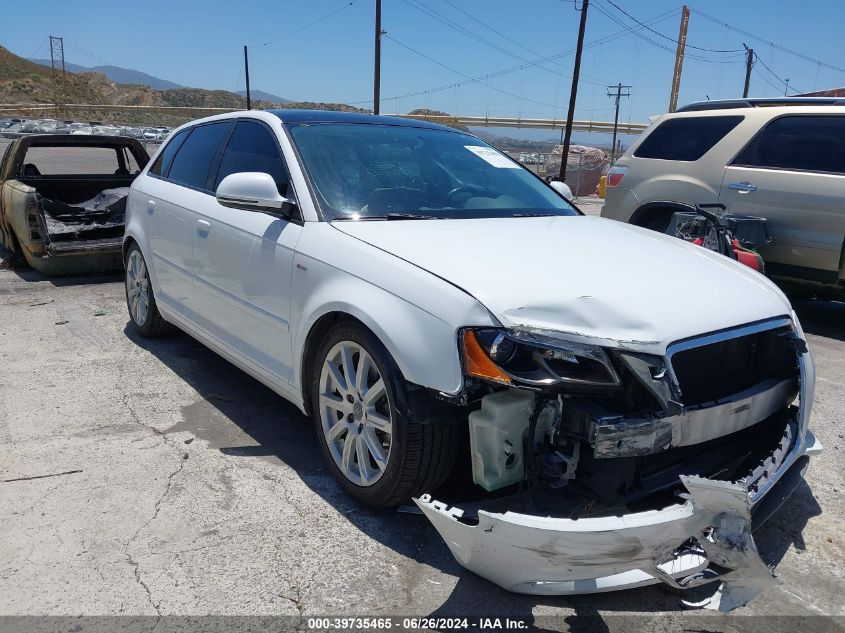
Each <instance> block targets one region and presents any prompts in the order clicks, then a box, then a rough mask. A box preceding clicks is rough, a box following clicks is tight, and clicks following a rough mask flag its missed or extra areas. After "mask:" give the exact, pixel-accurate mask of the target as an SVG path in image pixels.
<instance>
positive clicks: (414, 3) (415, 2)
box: [403, 0, 606, 86]
mask: <svg viewBox="0 0 845 633" xmlns="http://www.w3.org/2000/svg"><path fill="white" fill-rule="evenodd" d="M403 1H404V2H405V4H407V5H408V6H410V7H413V8H414V9H416V10H417V11H419V12H421V13H424V14H425V15H427V16H429V17H431V18H433V19H435V20H437V21H438V22H440V23H442V24H445V25H446V26H448V27H449V28H451V29H453V30H455V31H458V32H459V33H461V34H463V35H465V36H466V37H469V38H470V39H472V40H475V41H476V42H479V43H481V44H483V45H485V46H487V47H488V48H491V49H493V50H495V51H498V52H500V53H503V54H505V55H508V56H509V57H513V58H514V59H518V60H519V61H521V62H526V63H527V62H530V61H532V60H529V59H527V58H525V57H524V56H522V55H519V54H517V53H514V52H513V51H511V50H508V49H507V48H505V47H503V46H500V45H499V44H497V43H495V42H492V41H490V40H488V39H487V38H485V37H483V36H481V35H479V34H478V33H475V32H474V31H471V30H469V29H468V28H466V27H464V26H462V25H461V24H459V23H458V22H455V21H454V20H452V19H451V18H449V17H447V16H445V15H443V14H442V13H440V12H439V11H437V10H435V9H432V8H431V7H429V6H427V5H424V4H422V3H421V2H419V0H403ZM453 6H454V5H453ZM459 10H460V11H462V12H463V13H466V12H465V11H463V10H462V9H459ZM470 17H472V16H470ZM473 19H474V20H475V21H476V22H479V23H480V24H482V26H485V27H487V25H485V24H484V23H483V22H480V21H479V20H478V19H476V18H473ZM487 28H490V29H491V30H494V29H492V27H487ZM495 32H496V33H497V34H499V35H500V36H501V35H502V34H501V33H499V32H498V31H495ZM506 39H508V40H509V41H511V42H514V43H516V44H517V45H518V46H522V45H521V44H519V43H518V42H515V41H514V40H511V39H510V38H507V37H506ZM530 52H532V53H533V54H535V55H539V53H534V52H533V51H530ZM536 61H538V64H537V67H538V68H539V69H540V70H544V71H546V72H547V73H550V74H553V75H557V76H558V77H569V75H567V74H565V73H562V72H560V71H558V70H552V69H551V68H546V67H544V66H541V65H540V64H544V63H547V61H546V59H545V58H543V60H536ZM594 79H595V81H596V83H595V85H597V86H599V85H601V86H603V85H605V83H606V82H605V81H604V80H602V79H599V78H598V77H596V78H594Z"/></svg>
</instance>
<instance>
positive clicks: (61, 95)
mask: <svg viewBox="0 0 845 633" xmlns="http://www.w3.org/2000/svg"><path fill="white" fill-rule="evenodd" d="M50 68H51V69H52V75H53V102H54V103H55V104H56V116H57V117H58V116H60V115H61V113H62V112H63V111H64V100H65V79H66V77H65V42H64V39H62V38H61V37H55V36H53V35H51V36H50Z"/></svg>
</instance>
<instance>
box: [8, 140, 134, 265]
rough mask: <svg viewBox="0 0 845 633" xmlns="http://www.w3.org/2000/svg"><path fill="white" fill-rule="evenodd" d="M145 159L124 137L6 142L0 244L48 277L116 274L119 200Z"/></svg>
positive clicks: (120, 231)
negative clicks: (111, 271)
mask: <svg viewBox="0 0 845 633" xmlns="http://www.w3.org/2000/svg"><path fill="white" fill-rule="evenodd" d="M147 160H149V155H148V154H147V152H146V150H145V149H144V147H143V145H141V143H140V142H138V141H137V140H135V139H128V138H119V137H113V138H112V137H109V138H102V137H95V136H77V135H74V134H64V135H58V134H33V135H28V136H23V137H21V138H19V139H18V140H16V141H12V143H11V144H9V146H8V147H7V148H6V152H5V154H4V155H3V159H2V162H0V245H2V246H4V247H6V248H7V249H9V250H10V251H12V252H13V253H16V254H18V255H20V256H21V257H23V258H24V259H25V260H26V262H27V263H28V264H29V265H30V266H32V267H33V268H35V269H36V270H39V271H41V272H43V273H46V274H50V275H67V274H74V273H81V272H89V273H91V272H103V271H107V270H115V269H120V268H121V267H122V259H121V244H122V241H123V218H124V213H125V205H126V196H127V194H128V193H129V185H130V184H131V183H132V181H133V180H134V178H135V176H137V175H138V172H139V171H140V169H141V168H142V167H144V166H145V165H146V164H147Z"/></svg>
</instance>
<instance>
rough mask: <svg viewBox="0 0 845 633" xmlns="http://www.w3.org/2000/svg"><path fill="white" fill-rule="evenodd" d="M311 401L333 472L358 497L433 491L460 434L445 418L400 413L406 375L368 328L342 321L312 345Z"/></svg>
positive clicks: (369, 500)
mask: <svg viewBox="0 0 845 633" xmlns="http://www.w3.org/2000/svg"><path fill="white" fill-rule="evenodd" d="M313 366H314V372H313V376H312V381H311V403H312V405H311V408H312V413H313V418H314V424H315V427H316V431H317V437H318V442H319V443H320V448H321V450H322V452H323V456H324V457H325V459H326V461H327V462H328V464H329V469H330V470H331V472H332V474H333V475H334V477H335V478H336V479H337V480H338V482H339V483H340V485H341V486H343V488H344V490H346V492H347V493H349V494H350V495H351V496H353V497H355V498H356V499H357V500H358V501H360V502H361V503H363V504H365V505H368V506H372V507H377V508H387V507H392V506H396V505H398V504H400V503H401V502H402V501H404V500H406V499H408V498H409V497H411V496H415V495H419V494H422V493H424V492H433V491H434V489H435V488H436V487H437V486H439V485H440V484H441V483H442V482H443V480H444V479H445V478H446V477H447V476H448V475H449V473H450V472H451V469H452V465H453V464H454V461H455V455H456V452H457V447H458V441H459V436H458V433H457V425H455V424H454V423H453V422H451V421H449V420H444V421H440V422H437V421H435V422H434V423H426V424H416V423H413V422H411V421H410V420H408V419H407V417H406V415H405V414H404V413H403V411H404V410H405V409H406V407H405V402H406V401H407V398H406V390H407V387H406V383H405V381H404V379H403V378H402V376H401V374H400V372H399V369H398V367H396V364H395V362H394V361H393V359H392V358H391V357H390V354H389V353H388V352H387V350H386V349H385V348H384V346H383V345H381V343H380V342H379V341H378V340H377V339H376V338H375V337H374V336H373V335H372V334H370V333H369V332H368V331H367V330H365V329H364V328H362V327H360V326H358V325H354V324H341V325H337V326H335V327H334V328H333V329H332V330H331V331H329V333H328V335H327V336H326V338H325V340H324V341H323V343H322V344H321V345H320V348H319V350H317V355H316V362H315V363H314V364H313Z"/></svg>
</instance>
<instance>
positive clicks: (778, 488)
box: [415, 354, 822, 611]
mask: <svg viewBox="0 0 845 633" xmlns="http://www.w3.org/2000/svg"><path fill="white" fill-rule="evenodd" d="M799 359H800V360H799V365H800V370H801V388H800V403H799V408H798V416H797V417H798V420H797V422H798V424H797V429H796V431H797V433H796V436H795V437H794V439H793V440H792V441H791V442H790V443H788V444H786V443H784V445H782V447H781V449H780V450H779V451H776V452H775V453H774V454H773V455H772V456H771V458H770V459H769V460H767V462H766V464H764V465H763V466H762V467H761V472H760V473H758V475H759V476H757V477H756V478H755V480H754V482H746V481H742V482H736V483H734V482H728V481H719V480H712V479H705V478H702V477H696V476H683V477H681V483H682V484H683V486H684V487H685V488H686V490H687V493H686V494H683V495H682V497H683V498H684V502H683V503H679V504H676V505H672V506H669V507H667V508H664V509H662V510H652V511H646V512H639V513H632V514H627V515H623V516H610V517H602V518H583V519H577V520H572V519H561V518H551V517H542V516H532V515H526V514H519V513H514V512H505V513H491V512H486V511H484V510H480V511H479V512H478V522H477V525H476V524H474V521H473V522H470V521H465V520H464V517H463V514H464V512H463V510H461V509H460V508H456V507H453V508H449V507H448V506H447V505H446V504H444V503H441V502H439V501H436V500H434V499H432V498H431V497H430V496H429V495H423V496H422V497H421V498H419V499H415V502H416V503H417V505H418V506H419V507H420V509H421V510H422V512H423V513H424V514H425V516H426V517H428V519H429V520H430V521H431V522H432V524H433V525H434V527H435V528H436V529H437V531H438V532H439V533H440V535H441V536H442V537H443V539H444V540H445V541H446V544H447V545H448V546H449V549H450V550H451V551H452V554H453V555H454V556H455V558H456V559H457V560H458V562H459V563H461V565H463V566H464V567H466V568H467V569H469V570H471V571H473V572H475V573H477V574H479V575H480V576H482V577H484V578H487V579H488V580H491V581H492V582H494V583H496V584H497V585H499V586H500V587H502V588H504V589H507V590H508V591H513V592H517V593H526V594H545V595H560V594H583V593H597V592H604V591H613V590H617V589H627V588H632V587H639V586H642V585H648V584H653V583H657V582H664V583H666V584H669V585H671V586H675V587H678V588H689V587H693V586H696V585H700V584H704V583H707V582H712V581H715V580H719V581H721V586H720V587H719V590H718V591H717V592H716V593H715V594H714V596H713V597H712V598H711V599H710V600H709V602H708V603H707V604H702V605H698V606H705V607H708V608H713V609H719V610H722V611H729V610H731V609H733V608H736V607H739V606H742V605H744V604H746V603H747V602H748V601H749V600H751V599H752V598H754V597H755V596H756V595H758V594H759V593H760V592H761V591H763V590H764V589H765V588H766V587H767V586H768V585H769V584H771V583H772V582H773V575H772V572H771V570H769V568H768V567H767V566H766V565H765V563H764V562H763V561H762V560H761V559H760V557H759V555H758V553H757V548H756V546H755V544H754V539H753V537H752V535H751V532H752V529H753V528H755V527H757V526H758V525H759V524H760V523H762V521H765V520H766V519H767V518H768V517H770V516H771V515H772V514H773V513H774V512H775V511H776V510H777V508H778V507H779V506H780V504H781V503H782V502H783V501H784V500H785V499H786V498H787V497H788V496H789V494H791V492H792V491H793V490H794V489H795V487H796V486H797V485H798V484H799V483H800V481H801V479H802V477H803V473H804V471H805V470H806V468H807V465H808V463H809V456H810V455H813V454H815V453H818V452H820V451H821V450H822V446H821V444H820V443H819V442H818V441H817V440H816V438H815V436H814V435H813V434H812V433H811V432H809V431H808V430H807V422H808V420H809V417H810V409H811V403H812V400H813V388H814V384H815V375H814V374H815V371H814V366H813V361H812V358H811V357H810V355H809V354H802V355H801V356H800V357H799ZM755 515H756V516H755Z"/></svg>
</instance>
